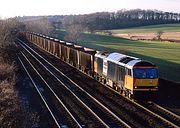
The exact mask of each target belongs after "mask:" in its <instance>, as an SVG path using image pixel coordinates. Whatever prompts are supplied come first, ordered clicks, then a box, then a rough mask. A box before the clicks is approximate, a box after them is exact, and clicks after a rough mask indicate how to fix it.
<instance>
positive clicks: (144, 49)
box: [58, 25, 180, 82]
mask: <svg viewBox="0 0 180 128" xmlns="http://www.w3.org/2000/svg"><path fill="white" fill-rule="evenodd" d="M179 27H180V25H179ZM64 37H65V32H63V31H58V38H60V39H64ZM79 45H82V46H85V47H89V48H93V49H95V50H108V51H110V52H119V53H124V54H128V55H131V56H135V57H139V58H142V59H146V60H149V61H151V62H153V63H155V64H156V65H157V66H158V67H159V76H160V77H161V78H164V79H168V80H171V81H176V82H180V75H179V72H180V43H169V42H160V41H145V40H143V41H140V40H136V41H135V40H129V39H124V38H120V37H113V36H107V35H96V34H82V35H81V37H80V39H79Z"/></svg>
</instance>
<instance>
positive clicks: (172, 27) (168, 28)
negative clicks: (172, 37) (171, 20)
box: [110, 24, 180, 34]
mask: <svg viewBox="0 0 180 128" xmlns="http://www.w3.org/2000/svg"><path fill="white" fill-rule="evenodd" d="M110 31H111V32H112V33H114V34H118V33H147V32H157V31H163V32H180V24H162V25H150V26H142V27H134V28H127V29H114V30H110Z"/></svg>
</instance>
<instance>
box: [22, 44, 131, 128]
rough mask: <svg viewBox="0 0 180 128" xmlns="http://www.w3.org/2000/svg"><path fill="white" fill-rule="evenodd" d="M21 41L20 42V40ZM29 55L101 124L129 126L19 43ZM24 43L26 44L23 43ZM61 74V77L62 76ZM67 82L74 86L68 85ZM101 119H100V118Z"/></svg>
mask: <svg viewBox="0 0 180 128" xmlns="http://www.w3.org/2000/svg"><path fill="white" fill-rule="evenodd" d="M21 43H22V42H21ZM20 45H21V46H22V47H23V48H24V49H25V50H26V51H27V52H28V53H29V54H31V56H32V57H33V58H34V59H35V60H36V61H37V62H39V64H41V66H42V67H43V68H44V69H45V70H46V71H47V72H49V73H50V74H51V75H52V76H53V77H54V78H55V79H56V80H57V81H58V82H59V83H60V84H61V85H62V86H64V88H66V89H67V90H68V91H69V92H70V93H71V94H72V95H73V96H74V97H76V99H77V100H79V101H81V103H82V104H83V105H84V106H86V107H87V108H88V109H89V111H91V113H93V114H94V115H96V118H97V120H100V121H99V122H101V123H102V124H104V126H106V127H130V126H129V125H127V124H126V123H125V122H123V121H122V120H121V119H120V118H119V117H118V116H116V115H115V114H114V113H112V112H111V111H110V110H109V109H108V108H106V107H105V106H104V105H103V104H101V103H100V102H99V101H98V100H96V99H95V98H94V97H92V96H91V95H90V94H89V93H87V92H86V91H85V90H83V89H82V88H81V87H79V86H78V85H77V84H76V83H74V82H73V81H72V80H71V79H69V78H68V77H67V76H66V75H65V74H62V76H64V78H63V81H62V80H60V79H59V76H57V75H55V74H54V73H53V72H51V71H50V70H49V69H48V68H47V67H46V66H45V65H44V64H43V63H42V61H39V60H38V59H37V58H36V57H35V56H34V55H33V54H32V53H31V52H30V51H29V50H27V49H26V48H25V46H23V45H22V44H20ZM24 45H26V44H24ZM62 76H61V77H62ZM69 84H71V85H73V86H74V87H73V88H72V87H70V86H69ZM101 119H102V120H103V121H102V120H101Z"/></svg>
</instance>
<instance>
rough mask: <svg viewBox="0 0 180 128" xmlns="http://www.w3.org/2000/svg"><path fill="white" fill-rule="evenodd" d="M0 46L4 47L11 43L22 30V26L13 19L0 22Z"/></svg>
mask: <svg viewBox="0 0 180 128" xmlns="http://www.w3.org/2000/svg"><path fill="white" fill-rule="evenodd" d="M0 28H1V29H0V45H1V46H5V45H9V44H10V43H12V42H13V41H14V40H15V38H16V37H17V36H18V35H19V33H20V32H21V31H22V30H24V28H25V26H24V24H22V23H20V22H19V21H17V20H16V19H15V18H12V19H7V20H0Z"/></svg>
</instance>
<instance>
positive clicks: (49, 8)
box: [0, 0, 180, 18]
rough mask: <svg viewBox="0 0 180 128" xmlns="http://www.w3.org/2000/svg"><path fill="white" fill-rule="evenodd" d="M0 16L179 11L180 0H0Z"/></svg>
mask: <svg viewBox="0 0 180 128" xmlns="http://www.w3.org/2000/svg"><path fill="white" fill-rule="evenodd" d="M0 3H1V4H0V17H1V18H9V17H14V16H34V15H35V16H38V15H69V14H88V13H93V12H102V11H108V12H115V11H117V10H120V9H137V8H140V9H157V10H162V11H169V12H178V13H180V0H0Z"/></svg>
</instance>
